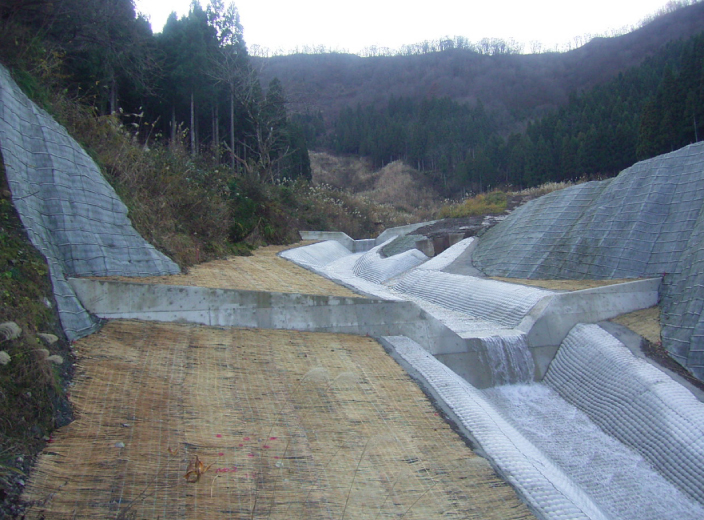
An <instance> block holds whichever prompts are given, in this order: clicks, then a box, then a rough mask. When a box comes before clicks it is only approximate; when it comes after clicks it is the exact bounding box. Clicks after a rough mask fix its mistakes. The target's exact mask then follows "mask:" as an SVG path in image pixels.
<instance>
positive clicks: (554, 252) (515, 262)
mask: <svg viewBox="0 0 704 520" xmlns="http://www.w3.org/2000/svg"><path fill="white" fill-rule="evenodd" d="M702 201H704V143H697V144H693V145H690V146H687V147H685V148H682V149H681V150H677V151H676V152H672V153H670V154H666V155H661V156H659V157H655V158H653V159H649V160H647V161H642V162H640V163H637V164H635V165H634V166H632V167H631V168H628V169H627V170H624V171H623V172H621V174H620V175H619V176H618V177H616V178H614V179H609V180H607V181H601V182H590V183H585V184H581V185H578V186H574V187H571V188H568V189H565V190H561V191H558V192H553V193H551V194H549V195H546V196H544V197H541V198H539V199H536V200H534V201H532V202H530V203H528V204H526V205H525V206H523V207H521V208H519V209H518V210H516V211H515V212H514V213H513V214H512V215H510V216H509V217H508V218H507V219H506V220H504V221H503V222H501V223H499V224H497V225H496V226H495V227H493V228H492V229H490V230H489V231H488V232H487V233H486V234H485V235H484V236H483V237H482V239H481V240H480V242H479V244H478V245H477V248H476V249H475V251H474V254H473V262H474V264H475V265H476V267H478V268H479V269H481V270H482V271H484V272H485V273H487V274H489V275H494V276H510V277H517V278H553V279H554V278H568V279H583V278H596V279H605V278H635V277H645V276H661V275H663V274H664V273H667V274H668V275H669V276H666V277H665V283H664V285H663V316H664V319H663V339H664V344H665V347H666V348H667V349H668V350H669V351H670V353H671V354H672V355H673V357H675V359H677V360H678V361H679V362H680V363H682V364H683V365H684V366H686V367H687V368H689V369H690V370H691V371H692V372H693V373H694V374H695V375H696V376H697V377H699V378H700V379H704V316H703V315H702V312H701V310H702V309H703V308H704V252H703V251H704V215H702Z"/></svg>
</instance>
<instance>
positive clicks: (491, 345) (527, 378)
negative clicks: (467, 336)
mask: <svg viewBox="0 0 704 520" xmlns="http://www.w3.org/2000/svg"><path fill="white" fill-rule="evenodd" d="M482 343H484V345H486V355H487V358H488V359H489V362H488V365H489V366H490V367H491V369H492V379H493V381H494V385H495V386H498V385H507V384H511V383H529V382H531V381H533V377H534V376H533V374H534V372H535V364H534V363H533V356H532V355H531V353H530V351H529V350H528V346H527V345H526V342H525V336H489V337H487V338H482Z"/></svg>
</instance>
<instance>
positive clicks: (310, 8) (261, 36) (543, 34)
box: [136, 0, 667, 52]
mask: <svg viewBox="0 0 704 520" xmlns="http://www.w3.org/2000/svg"><path fill="white" fill-rule="evenodd" d="M226 1H227V0H226ZM190 3H191V2H190V0H136V5H137V9H138V10H139V11H140V12H142V13H144V14H146V15H147V16H148V17H149V18H150V20H151V22H152V29H153V30H154V32H161V29H162V27H163V25H164V22H165V21H166V18H167V16H168V15H169V13H170V12H171V11H176V13H177V14H178V15H179V16H182V15H184V14H186V13H187V12H188V8H189V5H190ZM666 3H667V0H582V1H577V2H574V1H570V0H532V1H527V0H502V1H491V0H481V1H476V0H464V1H462V0H426V1H423V2H420V1H418V0H352V1H349V2H340V1H335V0H297V1H296V0H237V1H235V5H236V6H237V9H238V10H239V13H240V18H241V21H242V25H243V27H244V38H245V41H246V42H247V45H248V47H252V46H253V45H255V44H256V45H260V46H262V47H267V48H269V49H271V50H276V49H284V50H290V49H293V48H295V47H297V46H298V47H299V48H300V47H303V46H305V45H308V46H311V45H324V46H325V47H327V48H331V49H333V50H347V51H350V52H359V51H361V50H362V49H364V48H366V47H369V46H372V45H376V46H379V47H390V48H392V49H398V48H399V47H401V46H402V45H404V44H412V43H418V42H421V41H423V40H436V39H439V38H442V37H444V36H450V37H452V36H465V37H467V38H468V39H469V40H470V41H472V42H476V41H479V40H481V39H482V38H492V37H493V38H503V39H506V40H508V39H509V38H513V39H514V40H516V41H518V42H521V43H526V44H528V43H529V42H532V41H539V42H541V43H542V44H543V48H544V49H545V48H547V49H552V48H554V47H555V46H556V45H563V44H566V43H567V42H571V41H574V38H575V37H577V36H583V35H585V34H592V35H595V34H605V33H609V31H611V30H617V29H620V28H622V27H624V26H632V25H635V24H637V23H638V22H640V21H641V20H642V19H643V18H645V17H646V16H648V15H650V14H653V13H655V12H656V11H658V10H659V9H660V8H662V7H663V6H664V5H665V4H666ZM206 4H207V0H201V5H203V6H205V5H206ZM527 49H528V47H527Z"/></svg>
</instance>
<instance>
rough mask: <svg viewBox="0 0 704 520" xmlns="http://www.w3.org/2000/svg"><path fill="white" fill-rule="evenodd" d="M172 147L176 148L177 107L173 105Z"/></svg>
mask: <svg viewBox="0 0 704 520" xmlns="http://www.w3.org/2000/svg"><path fill="white" fill-rule="evenodd" d="M171 146H176V105H171Z"/></svg>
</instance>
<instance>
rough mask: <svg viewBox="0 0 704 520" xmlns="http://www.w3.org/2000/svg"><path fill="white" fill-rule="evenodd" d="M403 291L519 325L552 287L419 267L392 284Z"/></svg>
mask: <svg viewBox="0 0 704 520" xmlns="http://www.w3.org/2000/svg"><path fill="white" fill-rule="evenodd" d="M391 288H392V289H393V290H395V291H397V292H399V293H402V294H409V295H413V296H416V297H418V298H422V299H424V300H426V301H429V302H431V303H434V304H436V305H439V306H441V307H444V308H446V309H450V310H452V311H457V312H462V313H464V314H468V315H469V316H473V317H475V318H479V319H483V320H489V321H492V322H496V323H498V324H501V325H503V326H505V327H516V326H517V325H518V324H519V323H520V322H521V320H522V319H523V318H524V317H525V315H526V314H528V312H530V310H531V309H532V308H533V306H534V305H535V304H536V303H538V301H540V299H541V298H543V297H545V296H548V295H550V294H553V293H552V292H550V291H547V290H543V289H537V288H535V287H527V286H524V285H518V284H511V283H505V282H499V281H496V280H486V279H483V278H475V277H472V276H462V275H457V274H449V273H444V272H442V271H434V270H429V269H415V270H413V271H410V272H408V273H407V274H405V275H404V276H402V277H400V278H399V280H398V281H397V282H396V283H394V284H392V285H391Z"/></svg>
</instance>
